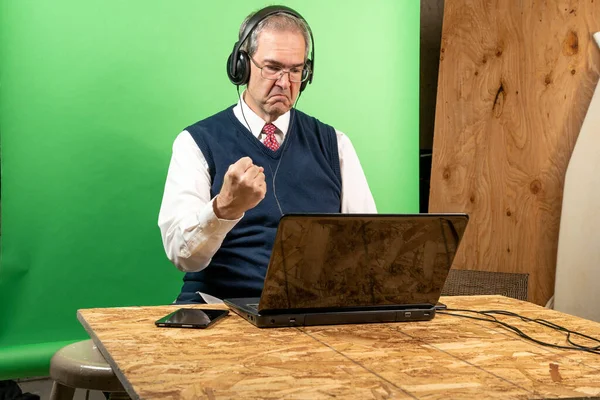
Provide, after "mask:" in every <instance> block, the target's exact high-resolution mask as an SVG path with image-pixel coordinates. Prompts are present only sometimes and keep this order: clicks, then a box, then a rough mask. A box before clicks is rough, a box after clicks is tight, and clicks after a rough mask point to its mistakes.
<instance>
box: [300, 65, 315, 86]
mask: <svg viewBox="0 0 600 400" xmlns="http://www.w3.org/2000/svg"><path fill="white" fill-rule="evenodd" d="M306 66H307V67H308V71H309V72H308V77H307V79H306V80H305V81H304V82H302V84H301V85H300V92H302V91H304V89H306V86H308V84H309V83H310V82H312V78H313V64H312V60H311V59H308V60H306Z"/></svg>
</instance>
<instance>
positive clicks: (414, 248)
mask: <svg viewBox="0 0 600 400" xmlns="http://www.w3.org/2000/svg"><path fill="white" fill-rule="evenodd" d="M467 221H468V217H467V216H466V215H465V214H419V215H382V214H367V215H364V214H363V215H356V214H354V215H353V214H329V215H300V214H299V215H293V214H291V215H286V216H284V217H283V218H282V219H281V221H280V223H279V227H278V230H277V235H276V237H275V242H274V245H273V252H272V254H271V260H270V263H269V267H268V270H267V275H266V278H265V284H264V288H263V292H262V295H261V299H260V303H259V310H265V309H290V308H322V307H326V308H337V307H369V306H385V305H408V304H435V303H436V302H437V301H438V299H439V297H440V293H441V291H442V288H443V286H444V283H445V281H446V277H447V275H448V271H449V270H450V268H451V266H452V262H453V260H454V256H455V255H456V251H457V249H458V246H459V243H460V240H461V238H462V236H463V234H464V231H465V228H466V226H467Z"/></svg>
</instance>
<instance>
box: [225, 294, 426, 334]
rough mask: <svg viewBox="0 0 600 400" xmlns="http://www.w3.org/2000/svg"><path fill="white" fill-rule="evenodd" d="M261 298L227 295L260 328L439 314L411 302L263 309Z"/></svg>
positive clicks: (408, 319) (231, 305)
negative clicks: (259, 310)
mask: <svg viewBox="0 0 600 400" xmlns="http://www.w3.org/2000/svg"><path fill="white" fill-rule="evenodd" d="M259 300H260V299H259V298H239V299H225V300H224V302H225V304H227V306H229V308H231V310H232V311H234V312H235V313H236V314H238V315H239V316H241V317H242V318H244V319H246V320H247V321H249V322H250V323H252V324H253V325H255V326H257V327H258V328H282V327H294V326H316V325H339V324H366V323H382V322H383V323H385V322H414V321H429V320H431V319H433V318H434V317H435V306H433V305H409V306H387V307H364V308H347V309H345V308H337V309H328V310H314V309H313V310H301V309H298V310H293V309H288V310H273V312H272V313H270V312H269V311H268V310H267V311H264V312H263V313H259V312H258V309H257V306H258V302H259Z"/></svg>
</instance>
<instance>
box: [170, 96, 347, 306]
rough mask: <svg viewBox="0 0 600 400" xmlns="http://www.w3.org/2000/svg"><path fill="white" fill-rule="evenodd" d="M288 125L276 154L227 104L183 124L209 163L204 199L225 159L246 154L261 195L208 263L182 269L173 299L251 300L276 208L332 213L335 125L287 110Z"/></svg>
mask: <svg viewBox="0 0 600 400" xmlns="http://www.w3.org/2000/svg"><path fill="white" fill-rule="evenodd" d="M291 113H292V114H291V116H290V127H289V129H288V133H287V134H286V136H285V139H284V141H283V143H282V144H281V146H280V147H279V149H278V150H277V151H275V152H274V151H272V150H270V149H268V148H267V147H266V146H265V145H263V144H262V143H261V142H260V141H259V140H258V139H257V138H256V137H254V135H252V133H251V132H250V131H249V130H248V129H247V128H246V127H245V126H244V125H242V124H241V123H240V122H239V121H238V119H237V118H236V117H235V115H234V113H233V107H229V108H228V109H226V110H224V111H222V112H220V113H218V114H215V115H213V116H212V117H209V118H207V119H205V120H202V121H200V122H198V123H196V124H194V125H192V126H189V127H188V128H187V131H188V132H189V133H190V134H191V136H192V137H193V138H194V140H195V141H196V144H197V145H198V147H199V148H200V150H201V151H202V154H203V155H204V157H205V158H206V161H207V163H208V166H209V172H210V177H211V182H212V186H211V197H214V196H215V195H217V194H218V193H219V191H220V190H221V186H222V185H223V179H224V175H225V172H227V169H228V168H229V166H230V165H231V164H234V163H235V162H236V161H237V160H239V159H240V158H242V157H245V156H249V157H250V158H251V159H252V161H253V162H254V164H255V165H258V166H262V167H264V169H265V171H264V173H265V177H266V183H267V194H266V197H265V198H264V199H263V200H262V201H261V202H260V203H259V204H258V205H257V206H256V207H254V208H253V209H251V210H248V211H247V212H246V213H245V215H244V217H243V218H242V220H241V221H240V222H239V223H238V224H237V225H236V226H235V227H234V228H233V229H232V230H231V231H230V232H229V233H228V234H227V236H226V237H225V240H224V241H223V244H222V246H221V248H220V249H219V250H218V251H217V252H216V253H215V255H214V256H213V258H212V260H211V262H210V264H209V265H208V266H207V267H206V268H205V269H203V270H202V271H200V272H188V273H186V274H185V276H184V284H183V288H182V291H181V294H180V296H179V298H178V301H180V302H189V301H191V302H193V301H194V300H197V301H201V298H200V297H199V296H198V295H196V294H195V293H196V292H198V291H200V292H203V293H207V294H210V295H213V296H216V297H218V298H221V299H223V298H234V297H258V296H260V293H261V291H262V288H263V281H264V277H265V274H266V271H267V265H268V263H269V258H270V256H271V249H272V247H273V242H274V240H275V233H276V230H277V225H278V223H279V219H280V218H281V212H280V210H279V207H278V206H277V202H276V199H275V193H274V191H273V176H274V174H275V171H276V170H277V167H278V165H279V169H278V170H277V175H276V176H275V189H276V190H277V193H276V194H277V199H278V200H279V204H280V206H281V210H282V211H283V213H284V214H287V213H338V212H340V211H341V190H342V180H341V174H340V161H339V156H338V146H337V138H336V134H335V130H334V129H333V128H332V127H331V126H328V125H326V124H323V123H321V122H320V121H318V120H317V119H315V118H313V117H310V116H308V115H306V114H304V113H302V112H300V111H297V110H292V111H291Z"/></svg>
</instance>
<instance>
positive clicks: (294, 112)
mask: <svg viewBox="0 0 600 400" xmlns="http://www.w3.org/2000/svg"><path fill="white" fill-rule="evenodd" d="M236 88H237V94H238V98H239V100H240V109H241V111H242V117H243V118H244V122H246V126H247V127H248V131H250V133H252V129H251V128H250V124H249V123H248V120H247V119H246V115H245V114H244V105H243V102H242V95H241V94H240V86H239V85H236ZM301 94H302V92H299V93H298V97H297V98H296V102H295V103H294V105H293V106H292V108H291V109H290V113H291V118H290V123H289V125H288V132H287V133H286V134H285V137H284V138H283V149H281V154H280V155H279V160H278V161H277V166H276V167H275V173H273V168H271V164H267V165H268V167H269V170H270V171H271V176H272V177H273V179H272V180H273V196H274V197H275V202H276V203H277V208H278V209H279V213H280V214H281V216H282V217H283V215H284V214H283V210H282V208H281V204H280V203H279V198H277V191H276V189H275V178H276V177H277V172H279V166H280V165H281V160H282V159H283V153H284V152H285V150H286V148H287V145H288V142H289V141H290V140H291V139H289V138H288V136H289V135H290V134H291V132H292V128H293V123H294V118H295V115H296V110H295V109H296V107H297V106H298V101H299V100H300V95H301ZM292 110H293V112H292Z"/></svg>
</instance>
